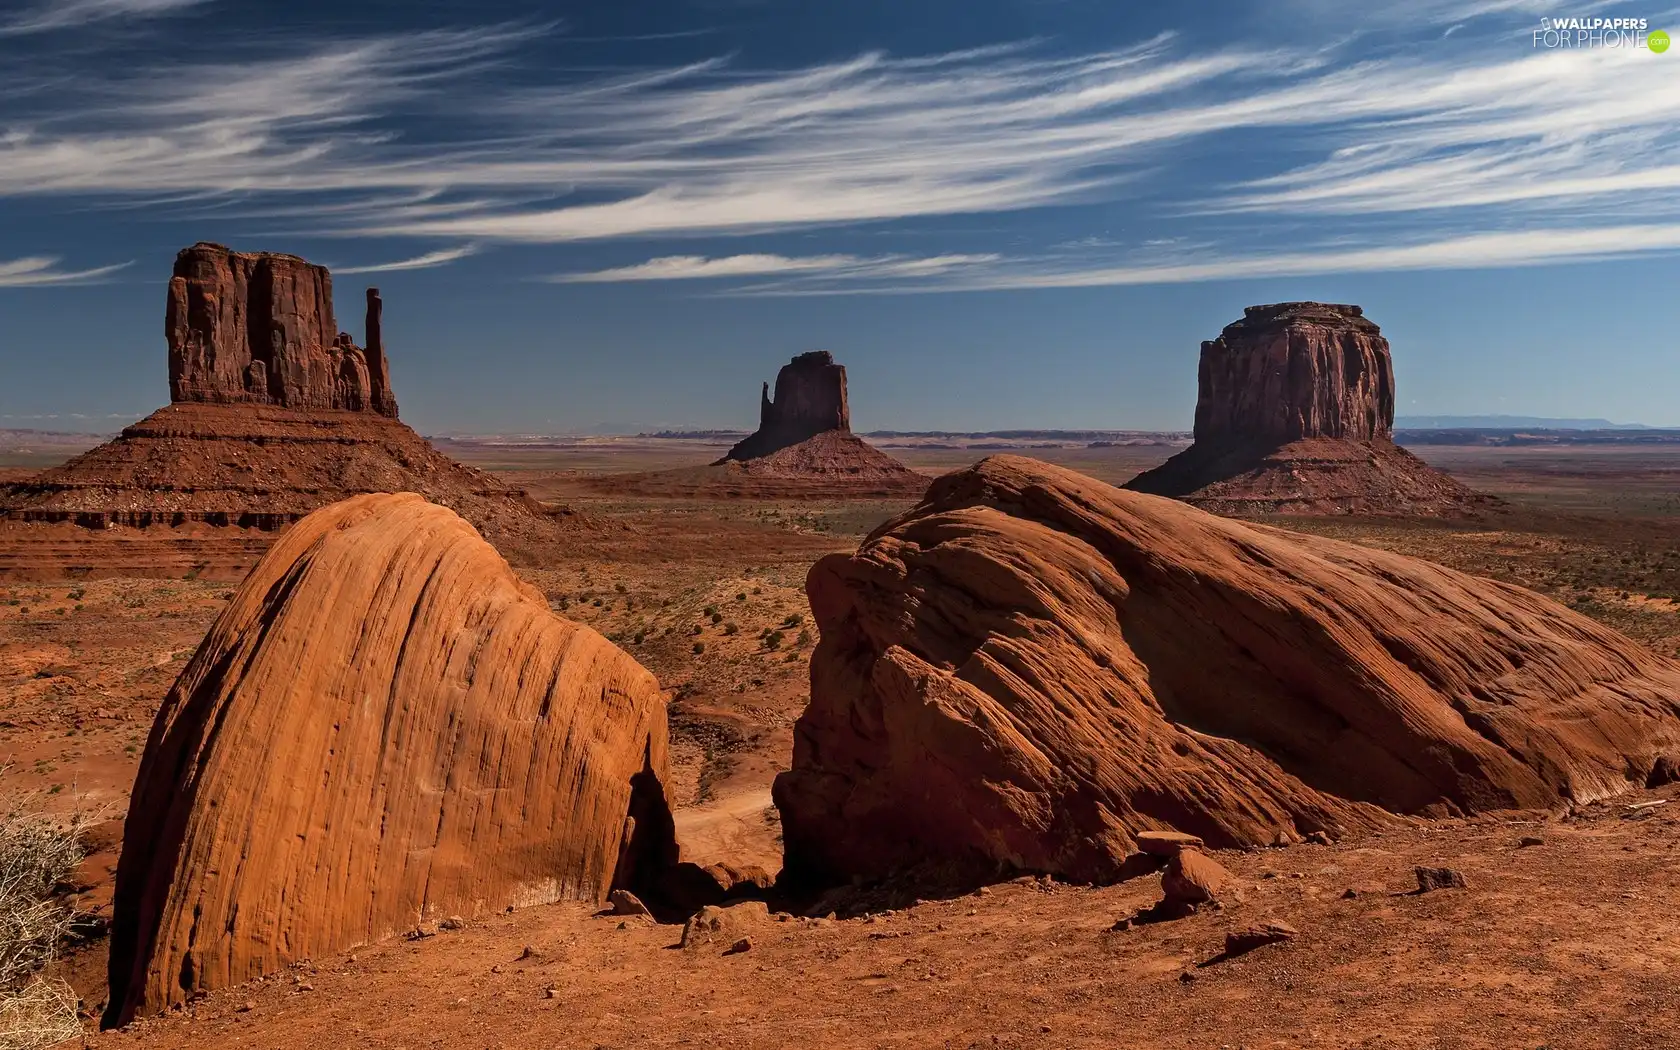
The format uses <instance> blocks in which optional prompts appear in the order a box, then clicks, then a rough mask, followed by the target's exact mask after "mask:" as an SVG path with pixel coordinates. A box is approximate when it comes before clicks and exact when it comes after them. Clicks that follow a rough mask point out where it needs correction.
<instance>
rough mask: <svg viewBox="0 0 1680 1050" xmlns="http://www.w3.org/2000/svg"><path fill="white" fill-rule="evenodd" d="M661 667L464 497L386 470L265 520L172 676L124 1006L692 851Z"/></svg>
mask: <svg viewBox="0 0 1680 1050" xmlns="http://www.w3.org/2000/svg"><path fill="white" fill-rule="evenodd" d="M666 747H667V737H666V722H665V706H664V702H663V699H662V697H661V695H660V692H659V684H658V682H657V681H656V680H655V679H654V677H653V675H651V674H650V673H648V672H647V671H646V670H644V669H643V668H642V667H641V666H640V665H638V664H637V663H636V662H635V661H634V660H633V659H631V658H630V657H629V656H628V655H626V654H625V653H623V652H622V651H620V650H619V649H617V648H616V647H614V646H613V645H611V644H609V643H608V642H607V641H606V640H604V639H603V638H601V637H600V636H599V635H597V634H596V633H595V632H594V631H591V630H590V629H588V628H587V627H583V626H580V625H578V624H575V623H571V622H569V621H567V620H564V619H561V618H560V617H557V616H555V615H554V614H553V613H551V612H550V611H549V609H548V605H547V602H546V601H545V600H544V599H543V596H542V595H541V594H540V593H539V592H538V591H536V590H535V589H534V588H532V587H531V586H530V585H529V584H526V583H524V582H522V581H521V580H520V579H519V578H518V577H517V576H515V575H514V574H513V572H512V570H510V569H509V568H508V566H507V563H506V562H504V561H503V560H502V559H501V557H500V556H498V555H497V553H496V552H495V550H494V549H493V548H491V547H490V546H489V545H488V544H487V543H485V542H484V541H483V540H482V539H480V538H479V536H478V534H477V533H475V532H474V531H473V529H472V527H471V526H470V525H469V524H467V522H465V521H464V520H462V519H461V518H460V517H458V516H457V515H455V514H454V513H453V512H451V511H449V510H447V509H445V508H443V507H439V506H437V505H435V504H431V503H427V502H426V501H424V500H423V499H421V498H420V497H419V496H417V495H413V494H401V495H371V496H362V497H358V498H355V499H351V500H347V501H345V502H342V503H339V504H335V505H334V506H331V507H328V508H326V509H324V510H321V511H319V512H317V513H315V514H313V515H310V516H309V517H308V518H306V519H304V520H303V521H301V522H299V523H298V524H296V525H295V526H293V527H292V528H291V529H289V530H288V531H287V532H286V533H285V534H283V535H282V536H281V537H280V539H279V540H278V541H277V542H276V543H275V545H274V546H273V548H272V549H271V550H270V551H269V553H268V555H267V556H266V557H265V558H264V559H263V561H262V562H261V563H260V564H259V565H258V566H257V568H256V569H255V570H254V571H253V572H252V573H251V575H250V576H249V577H248V578H247V579H246V581H245V583H244V584H243V586H242V587H241V588H240V589H239V591H238V593H237V594H236V595H235V597H234V599H233V601H232V602H231V603H230V604H229V606H228V608H227V609H226V610H225V611H224V612H223V614H222V615H221V616H220V617H219V618H218V619H217V621H216V623H215V625H214V626H213V627H212V628H211V630H210V633H209V634H208V635H207V636H206V638H205V640H204V642H203V644H202V645H200V647H199V650H198V652H197V653H196V654H195V655H194V657H193V659H192V661H191V662H190V663H189V664H188V665H187V667H186V669H185V670H184V671H183V672H182V674H181V676H180V678H179V679H178V680H177V681H176V682H175V685H174V687H173V688H171V690H170V691H169V694H168V695H167V696H166V697H165V698H164V702H163V706H162V709H161V710H160V711H159V713H158V716H157V720H156V722H155V723H154V725H153V727H152V732H151V736H150V738H149V739H148V741H147V744H146V751H145V755H144V757H143V758H142V761H141V765H140V771H139V774H138V776H137V778H136V781H135V787H134V792H133V795H132V798H131V802H130V808H129V817H128V821H127V825H126V828H125V832H124V840H123V850H122V858H121V862H120V865H119V868H118V871H117V882H116V897H115V904H114V915H113V922H112V930H111V954H110V988H111V996H110V1006H109V1009H108V1011H107V1014H106V1021H107V1022H108V1023H115V1024H121V1023H123V1022H125V1021H127V1020H128V1019H130V1018H132V1017H134V1016H137V1015H142V1014H149V1013H154V1012H156V1011H158V1010H161V1009H164V1008H166V1007H168V1006H169V1005H171V1004H173V1003H179V1002H182V1001H184V1000H185V999H187V998H188V997H190V996H191V995H193V994H194V993H195V992H198V991H200V990H204V989H214V988H219V987H224V986H226V985H229V984H234V983H238V982H241V981H245V980H249V979H251V978H254V977H256V976H258V975H260V974H264V973H268V972H271V971H274V970H276V969H279V968H281V967H283V966H285V965H287V964H289V963H291V962H294V961H296V960H299V959H308V958H321V957H322V956H325V955H327V954H330V953H332V952H334V951H337V950H340V949H343V948H347V947H349V946H351V945H354V944H357V943H361V942H364V941H371V940H375V939H378V938H382V937H389V936H392V935H394V934H397V933H399V932H401V931H403V930H408V929H412V928H414V927H415V925H416V923H417V922H430V921H435V919H436V918H438V917H443V916H450V915H457V914H458V915H461V916H465V917H469V918H470V917H473V916H478V915H484V914H487V913H494V912H497V911H500V910H502V909H503V908H505V907H510V906H516V905H529V904H538V903H544V902H548V901H555V900H562V899H576V900H588V901H599V900H601V899H603V898H604V897H606V896H607V894H608V892H609V891H610V890H612V889H614V888H623V889H629V890H631V891H632V892H635V893H637V894H638V895H642V896H643V897H644V899H646V893H645V891H647V889H648V887H651V886H655V885H657V883H658V881H659V878H660V876H661V875H662V873H663V872H664V871H665V870H666V868H667V867H668V866H669V865H670V864H672V863H674V862H675V860H676V844H675V840H674V837H673V830H672V820H671V815H670V810H669V805H668V800H667V797H666V794H665V788H664V786H663V785H664V783H665V781H666V777H667V762H668V760H667V753H666Z"/></svg>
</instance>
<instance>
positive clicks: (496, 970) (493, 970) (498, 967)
mask: <svg viewBox="0 0 1680 1050" xmlns="http://www.w3.org/2000/svg"><path fill="white" fill-rule="evenodd" d="M490 972H491V973H501V972H502V964H501V963H497V964H496V965H494V966H492V967H490Z"/></svg>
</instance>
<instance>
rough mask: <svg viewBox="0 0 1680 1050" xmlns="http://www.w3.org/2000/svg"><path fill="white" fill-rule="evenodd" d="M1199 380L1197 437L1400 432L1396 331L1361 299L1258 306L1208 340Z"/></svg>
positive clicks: (1236, 439) (1284, 439)
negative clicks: (1368, 313) (1391, 341)
mask: <svg viewBox="0 0 1680 1050" xmlns="http://www.w3.org/2000/svg"><path fill="white" fill-rule="evenodd" d="M1198 388H1199V389H1198V395H1197V399H1196V441H1197V442H1198V443H1201V442H1210V443H1213V444H1218V445H1232V444H1243V445H1265V446H1271V447H1275V446H1279V445H1284V444H1287V443H1289V442H1291V441H1299V440H1301V439H1303V438H1349V439H1353V440H1356V441H1373V440H1384V441H1386V440H1389V439H1390V438H1391V436H1392V433H1393V427H1394V363H1393V360H1392V359H1391V358H1390V356H1389V351H1388V340H1386V339H1384V338H1383V336H1382V331H1381V329H1379V328H1378V327H1377V326H1376V325H1375V324H1374V323H1373V322H1371V321H1370V320H1368V319H1367V318H1366V317H1365V316H1364V311H1362V310H1361V309H1360V308H1359V307H1357V306H1346V305H1339V304H1335V303H1310V302H1302V303H1275V304H1272V305H1269V306H1250V307H1249V308H1248V309H1246V310H1244V311H1243V318H1242V320H1240V321H1235V322H1233V323H1231V324H1228V325H1226V326H1225V329H1224V331H1222V332H1221V333H1220V334H1219V338H1217V339H1212V340H1209V341H1207V342H1204V343H1203V344H1202V359H1201V368H1200V373H1199V376H1198Z"/></svg>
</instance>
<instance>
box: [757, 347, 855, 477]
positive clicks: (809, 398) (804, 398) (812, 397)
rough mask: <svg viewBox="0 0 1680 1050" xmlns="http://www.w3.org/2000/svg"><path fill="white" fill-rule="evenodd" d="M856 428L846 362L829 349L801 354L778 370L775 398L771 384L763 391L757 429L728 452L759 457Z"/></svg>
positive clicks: (760, 397)
mask: <svg viewBox="0 0 1680 1050" xmlns="http://www.w3.org/2000/svg"><path fill="white" fill-rule="evenodd" d="M851 430H852V413H851V408H850V406H849V405H848V404H847V402H846V366H845V365H841V364H836V363H835V362H834V355H833V354H831V353H829V352H828V351H827V350H812V351H810V352H808V353H803V354H800V355H799V356H797V357H795V358H794V359H793V360H792V361H789V362H788V363H787V364H785V365H783V366H782V369H781V371H779V372H777V373H776V397H775V400H771V398H770V384H769V383H766V384H764V389H763V391H762V392H761V393H760V394H759V409H758V430H757V431H756V432H755V433H753V435H752V436H751V437H749V438H747V439H746V440H744V441H742V442H741V443H740V444H738V445H736V446H735V447H734V448H732V449H730V450H729V455H728V456H727V457H726V458H728V459H756V458H758V457H760V456H767V455H769V454H770V453H772V452H774V451H776V450H777V449H782V448H786V447H788V446H789V445H797V444H799V443H800V442H801V441H805V440H807V439H809V438H813V437H816V436H817V435H818V434H824V433H828V432H830V431H839V432H841V433H846V434H849V433H851Z"/></svg>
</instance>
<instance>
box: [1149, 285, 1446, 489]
mask: <svg viewBox="0 0 1680 1050" xmlns="http://www.w3.org/2000/svg"><path fill="white" fill-rule="evenodd" d="M1197 385H1198V394H1197V400H1196V430H1195V437H1196V442H1195V444H1194V445H1193V446H1192V447H1191V448H1189V449H1187V450H1185V451H1184V452H1181V453H1179V454H1178V455H1177V456H1174V457H1173V458H1172V459H1171V460H1168V461H1167V462H1166V463H1165V464H1162V465H1161V466H1160V467H1157V468H1155V469H1154V470H1151V471H1147V472H1145V473H1143V474H1141V475H1139V476H1138V477H1137V478H1134V479H1133V480H1132V481H1131V482H1129V483H1128V484H1127V487H1128V488H1135V489H1137V490H1139V491H1142V492H1153V493H1156V494H1158V495H1164V496H1174V497H1176V498H1180V499H1184V500H1187V501H1189V502H1191V503H1195V504H1196V505H1198V506H1201V507H1203V508H1204V509H1208V510H1213V511H1217V512H1220V513H1244V512H1256V511H1257V512H1265V511H1285V512H1288V511H1298V512H1304V513H1324V512H1354V513H1396V512H1404V513H1443V512H1448V511H1452V510H1457V509H1461V508H1464V507H1466V506H1470V505H1472V504H1474V503H1476V502H1478V501H1479V498H1478V497H1477V496H1476V495H1475V494H1474V493H1472V492H1471V491H1470V490H1469V489H1467V488H1465V487H1464V486H1463V485H1461V484H1459V483H1458V482H1456V481H1454V480H1453V479H1452V478H1450V477H1448V476H1447V475H1445V474H1442V473H1441V472H1439V471H1437V470H1435V469H1433V468H1432V467H1430V466H1428V465H1427V464H1425V463H1424V462H1423V461H1422V460H1420V459H1418V458H1417V457H1416V456H1413V455H1412V454H1411V453H1409V452H1407V451H1406V450H1405V449H1402V448H1400V447H1398V446H1397V445H1395V444H1394V442H1393V426H1394V389H1395V387H1394V365H1393V360H1392V358H1391V357H1390V354H1389V347H1388V340H1386V339H1384V338H1383V336H1382V332H1381V330H1380V329H1378V327H1377V326H1376V325H1375V324H1374V323H1372V322H1371V321H1370V320H1369V319H1367V318H1366V317H1365V316H1364V312H1363V311H1362V310H1361V309H1360V308H1359V307H1357V306H1346V305H1337V304H1331V303H1310V302H1299V303H1278V304H1275V305H1271V306H1251V307H1249V308H1248V309H1247V310H1245V311H1244V316H1243V318H1242V320H1240V321H1236V322H1233V323H1232V324H1229V325H1226V326H1225V330H1224V331H1223V332H1221V333H1220V336H1219V338H1218V339H1213V340H1210V341H1208V342H1204V343H1203V344H1202V356H1201V365H1200V369H1199V373H1198V383H1197Z"/></svg>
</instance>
